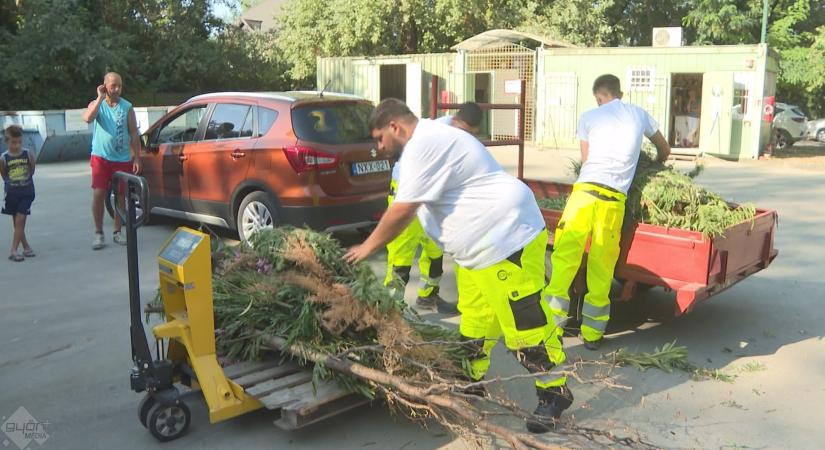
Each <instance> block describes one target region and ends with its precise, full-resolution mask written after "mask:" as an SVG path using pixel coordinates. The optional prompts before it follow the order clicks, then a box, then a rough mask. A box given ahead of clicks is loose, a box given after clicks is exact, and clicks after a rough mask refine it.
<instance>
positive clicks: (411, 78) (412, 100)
mask: <svg viewBox="0 0 825 450" xmlns="http://www.w3.org/2000/svg"><path fill="white" fill-rule="evenodd" d="M421 85H422V82H421V63H408V64H407V99H406V101H407V106H409V107H410V111H412V112H413V114H415V115H416V117H421V112H422V110H421V104H422V98H421Z"/></svg>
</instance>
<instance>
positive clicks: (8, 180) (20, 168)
mask: <svg viewBox="0 0 825 450" xmlns="http://www.w3.org/2000/svg"><path fill="white" fill-rule="evenodd" d="M3 137H4V138H5V140H6V147H8V150H7V151H6V152H5V153H3V154H2V156H0V174H2V176H3V185H4V188H5V192H6V196H5V201H4V204H3V210H2V213H3V214H8V215H10V216H11V217H12V224H13V226H14V237H13V238H12V241H11V253H10V254H9V260H11V261H15V262H20V261H23V260H24V259H25V258H24V257H29V258H31V257H33V256H34V250H32V248H31V246H30V245H29V241H28V240H27V239H26V218H27V217H28V215H29V214H31V206H32V202H33V201H34V181H33V180H32V176H33V175H34V153H33V152H32V151H30V150H25V149H23V129H22V128H20V127H19V126H18V125H11V126H9V127H8V128H6V129H5V130H4V132H3ZM21 244H22V245H23V254H20V253H18V252H17V249H18V247H20V245H21Z"/></svg>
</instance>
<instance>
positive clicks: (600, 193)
mask: <svg viewBox="0 0 825 450" xmlns="http://www.w3.org/2000/svg"><path fill="white" fill-rule="evenodd" d="M624 205H625V196H624V195H623V194H620V193H617V192H614V191H611V190H609V189H605V188H604V187H601V186H598V185H594V184H590V183H576V184H575V185H574V186H573V193H572V194H571V195H570V198H569V199H568V200H567V205H566V206H565V208H564V212H563V213H562V216H561V219H560V220H559V224H558V227H557V228H556V234H555V238H554V243H553V255H552V257H551V263H552V268H553V274H552V277H551V279H550V285H549V287H548V289H547V294H548V296H549V297H550V298H551V299H552V298H554V297H556V298H559V299H563V300H568V301H569V297H568V293H567V292H568V290H569V289H570V285H571V284H572V283H573V279H574V278H575V276H576V272H578V270H579V266H580V265H581V261H582V255H583V254H584V250H585V247H586V246H587V243H588V240H589V241H590V250H589V252H588V255H587V289H588V292H587V294H586V295H585V297H584V305H583V308H582V309H583V313H582V315H583V318H582V328H581V332H582V337H583V338H584V339H585V340H588V341H595V340H598V339H599V338H601V337H602V336H603V335H604V331H605V329H606V327H607V322H608V321H609V319H610V298H609V297H608V294H609V293H610V285H611V283H612V281H613V270H614V269H615V267H616V261H617V260H618V258H619V242H620V240H621V231H622V220H623V219H624V209H625V206H624ZM564 312H565V315H566V313H567V310H566V309H564Z"/></svg>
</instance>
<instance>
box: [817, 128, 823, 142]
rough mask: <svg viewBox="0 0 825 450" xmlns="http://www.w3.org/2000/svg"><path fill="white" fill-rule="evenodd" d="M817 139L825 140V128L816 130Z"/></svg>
mask: <svg viewBox="0 0 825 450" xmlns="http://www.w3.org/2000/svg"><path fill="white" fill-rule="evenodd" d="M816 140H817V141H819V142H825V128H823V129H821V130H819V131H817V132H816Z"/></svg>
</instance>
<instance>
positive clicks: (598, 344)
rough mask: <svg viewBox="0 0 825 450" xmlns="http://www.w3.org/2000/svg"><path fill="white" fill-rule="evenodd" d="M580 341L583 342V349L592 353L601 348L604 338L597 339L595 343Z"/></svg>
mask: <svg viewBox="0 0 825 450" xmlns="http://www.w3.org/2000/svg"><path fill="white" fill-rule="evenodd" d="M582 340H583V341H584V348H586V349H588V350H592V351H596V350H598V349H600V348H602V343H603V342H604V338H598V339H596V340H595V341H588V340H586V339H582Z"/></svg>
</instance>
